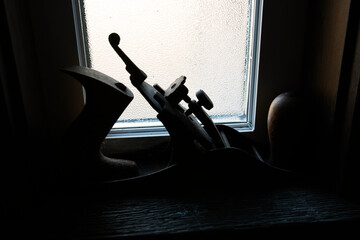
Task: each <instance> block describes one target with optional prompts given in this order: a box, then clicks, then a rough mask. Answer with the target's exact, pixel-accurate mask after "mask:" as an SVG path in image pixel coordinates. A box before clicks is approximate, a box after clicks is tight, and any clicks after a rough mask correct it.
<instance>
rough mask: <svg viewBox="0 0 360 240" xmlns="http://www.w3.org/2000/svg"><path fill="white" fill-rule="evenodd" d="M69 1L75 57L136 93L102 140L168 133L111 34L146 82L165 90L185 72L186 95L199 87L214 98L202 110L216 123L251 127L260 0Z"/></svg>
mask: <svg viewBox="0 0 360 240" xmlns="http://www.w3.org/2000/svg"><path fill="white" fill-rule="evenodd" d="M74 6H75V8H74V9H75V16H77V21H76V22H77V23H78V45H79V49H80V52H79V56H80V58H81V59H80V62H81V63H82V64H83V65H85V66H87V67H91V68H94V69H96V70H98V71H101V72H103V73H105V74H107V75H109V76H111V77H113V78H114V79H117V80H119V81H120V82H121V83H123V84H125V85H126V86H127V87H128V88H130V89H131V90H132V92H133V93H134V96H135V97H134V100H133V101H132V102H131V103H130V105H129V106H128V108H127V109H126V110H125V111H124V113H123V114H122V115H121V116H120V118H119V120H118V121H117V122H116V124H115V125H114V127H113V129H112V130H111V131H110V133H109V136H108V137H109V138H112V137H129V136H131V137H136V136H159V135H166V134H167V132H166V130H165V128H164V127H163V126H162V124H161V122H159V121H158V120H157V119H156V115H157V113H156V112H155V110H153V109H152V108H151V106H150V105H149V104H148V103H147V102H146V100H145V99H144V98H143V97H142V96H141V95H140V93H138V91H137V90H136V89H135V88H133V86H132V85H131V83H130V80H129V75H128V73H127V72H126V71H125V68H124V67H125V65H124V64H123V63H122V61H121V60H120V59H119V57H118V56H117V54H116V53H115V52H114V51H113V49H112V48H111V46H110V44H109V43H108V35H109V34H110V33H112V32H116V33H118V34H119V35H120V37H121V43H120V47H121V48H122V49H123V50H124V51H125V53H127V54H128V56H129V57H130V58H131V59H132V60H133V61H134V62H135V64H137V65H138V66H139V67H140V68H141V69H142V70H144V72H145V73H146V74H147V75H148V78H147V80H146V81H147V82H148V83H150V84H155V83H157V84H159V85H160V86H161V87H163V88H164V89H166V88H167V87H168V86H169V85H170V83H171V82H173V81H174V80H175V79H176V78H178V77H179V76H181V75H185V76H186V77H187V82H186V86H187V87H188V88H189V96H190V97H191V98H192V99H193V98H195V92H196V91H197V90H199V89H203V90H204V91H205V92H206V93H207V94H208V95H209V97H210V98H211V99H212V101H213V102H214V108H213V109H211V110H210V111H209V112H208V113H209V115H210V116H211V117H212V118H213V120H214V122H215V123H221V124H227V125H230V126H231V127H234V128H235V129H237V130H239V131H252V130H254V123H255V107H256V92H257V71H258V61H259V46H260V32H261V31H260V30H261V16H262V1H261V0H237V1H230V0H212V1H208V0H206V1H204V0H196V1H194V0H116V1H114V0H104V1H96V0H80V1H74ZM114 107H116V103H114Z"/></svg>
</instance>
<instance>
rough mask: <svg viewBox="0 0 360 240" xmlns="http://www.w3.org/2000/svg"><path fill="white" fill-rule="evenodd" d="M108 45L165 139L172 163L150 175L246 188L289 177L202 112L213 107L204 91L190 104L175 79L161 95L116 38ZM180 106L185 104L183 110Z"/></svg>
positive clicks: (180, 82) (181, 80) (182, 82)
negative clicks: (244, 183) (152, 112)
mask: <svg viewBox="0 0 360 240" xmlns="http://www.w3.org/2000/svg"><path fill="white" fill-rule="evenodd" d="M109 42H110V44H111V46H112V48H113V49H114V50H115V51H116V53H117V54H118V55H119V56H120V58H121V59H122V61H123V62H124V63H125V65H126V68H125V69H126V70H127V72H128V73H129V74H130V80H131V83H132V85H133V86H135V87H136V88H137V90H138V91H139V92H140V93H141V94H142V95H143V97H144V98H145V99H146V100H147V101H148V103H149V104H150V105H151V106H152V108H153V109H155V110H156V111H157V112H158V115H157V118H158V119H159V120H160V121H161V122H162V123H163V125H164V126H165V128H166V129H167V131H168V132H169V134H170V137H171V141H172V144H173V150H172V151H173V154H172V156H173V159H171V163H170V164H169V167H168V169H164V170H163V171H161V172H159V173H157V174H155V175H158V176H161V174H165V175H166V174H167V173H168V172H170V173H168V175H172V176H177V177H181V176H182V177H181V178H184V176H186V178H188V179H191V180H190V181H191V182H192V183H194V181H195V182H202V181H206V182H207V184H208V183H209V181H210V182H213V183H214V182H221V179H227V180H229V179H232V180H236V181H235V182H239V180H240V179H241V180H246V181H247V183H251V182H255V181H258V180H259V179H260V178H259V176H262V177H263V176H267V177H268V178H277V177H278V176H280V175H283V174H288V172H287V171H285V170H282V169H278V168H276V167H274V166H272V165H270V164H268V163H266V162H265V161H263V160H262V159H261V157H259V154H258V152H257V151H256V149H255V148H254V146H253V145H252V144H251V142H250V141H249V140H247V139H245V138H244V137H243V136H242V135H240V134H239V133H238V132H237V131H236V130H234V129H232V128H230V127H227V126H224V125H216V124H214V122H213V121H212V119H211V118H210V117H209V115H208V114H207V113H206V112H205V110H204V108H205V109H207V110H210V109H211V108H212V107H213V103H212V101H211V100H210V98H209V97H208V96H207V95H206V93H205V92H204V91H203V90H199V91H198V92H197V93H196V97H197V101H196V100H192V99H190V97H189V96H188V89H187V87H186V86H185V81H186V77H185V76H181V77H179V78H177V79H176V80H175V81H174V82H173V83H171V84H170V86H169V87H168V88H167V89H165V90H164V89H163V88H161V87H160V86H159V85H158V84H155V85H153V86H151V85H150V84H148V83H147V82H145V79H146V78H147V75H146V74H145V73H144V72H143V71H142V70H141V69H140V68H138V67H137V66H136V65H135V64H134V63H133V62H132V60H131V59H130V58H129V57H128V56H127V55H126V54H125V53H124V52H123V51H122V50H121V49H120V47H119V43H120V37H119V35H118V34H116V33H112V34H110V35H109ZM181 101H184V102H186V103H187V105H188V108H187V109H186V108H185V107H183V106H182V105H181V104H180V102H181ZM174 169H175V170H174ZM173 172H174V173H173ZM139 178H140V177H138V180H139ZM158 178H160V179H161V177H158ZM175 178H176V177H175ZM194 179H196V180H194ZM261 179H263V178H261ZM227 180H226V181H227ZM232 182H234V181H232Z"/></svg>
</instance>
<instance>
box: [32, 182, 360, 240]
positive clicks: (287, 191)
mask: <svg viewBox="0 0 360 240" xmlns="http://www.w3.org/2000/svg"><path fill="white" fill-rule="evenodd" d="M119 191H120V190H119ZM234 191H236V189H234ZM359 222H360V206H359V205H358V204H357V202H356V201H353V200H346V199H344V198H341V197H339V196H337V195H335V194H331V193H327V192H324V191H322V190H318V189H313V188H309V187H290V188H289V187H283V188H276V189H266V190H264V189H263V190H258V191H256V190H255V191H253V192H247V193H243V194H237V195H233V194H231V195H229V194H192V195H187V194H182V195H181V196H179V195H178V196H177V195H176V194H173V195H167V194H157V195H154V196H150V195H148V196H141V195H133V196H127V197H121V195H119V194H115V195H109V194H104V193H98V194H83V195H81V196H79V195H73V196H69V195H68V196H62V197H52V198H48V199H46V200H44V201H43V203H39V204H38V207H37V208H34V210H33V212H32V214H31V216H30V218H29V226H31V232H32V234H34V235H35V236H37V237H43V236H47V237H50V238H51V239H54V238H59V239H68V238H69V239H104V238H106V239H107V238H110V239H129V238H130V239H139V238H149V239H179V238H181V239H182V238H186V239H189V238H193V237H194V238H197V239H199V238H201V239H202V238H207V237H217V238H220V239H228V238H237V237H239V236H242V235H243V234H250V235H252V236H257V235H258V234H260V233H267V234H270V235H274V236H280V235H281V234H284V233H285V230H292V231H293V234H295V235H304V236H306V234H309V233H311V234H312V236H313V235H314V234H315V233H316V234H321V235H322V236H323V235H324V234H325V235H326V234H329V235H331V234H333V233H341V234H342V236H346V235H347V234H350V233H351V234H352V233H354V232H355V233H356V230H357V228H359V227H360V224H359ZM314 230H316V231H315V232H314ZM279 234H280V235H279ZM357 235H359V233H357ZM349 236H350V235H349ZM50 238H49V239H50Z"/></svg>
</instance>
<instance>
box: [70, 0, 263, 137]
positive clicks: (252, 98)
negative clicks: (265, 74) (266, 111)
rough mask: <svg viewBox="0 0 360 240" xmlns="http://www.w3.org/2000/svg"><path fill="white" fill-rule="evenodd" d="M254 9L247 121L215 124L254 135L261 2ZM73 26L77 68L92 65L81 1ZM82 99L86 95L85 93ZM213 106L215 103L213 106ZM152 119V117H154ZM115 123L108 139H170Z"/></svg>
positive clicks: (160, 131) (159, 129) (159, 131)
mask: <svg viewBox="0 0 360 240" xmlns="http://www.w3.org/2000/svg"><path fill="white" fill-rule="evenodd" d="M253 1H254V6H255V9H250V11H254V13H253V14H254V16H253V20H254V21H255V22H254V25H253V28H252V29H250V33H249V35H250V34H251V35H252V38H253V39H254V42H253V44H252V45H251V49H250V50H249V53H248V55H249V58H250V57H252V60H250V61H249V64H250V66H249V67H248V77H247V78H248V80H247V82H248V85H249V86H248V93H247V98H248V99H247V106H246V112H247V114H246V120H245V121H244V122H217V124H224V125H227V126H230V127H232V128H234V129H236V130H237V131H239V132H253V131H254V130H255V120H256V104H257V89H258V75H259V62H260V46H261V28H262V14H263V0H253ZM72 5H73V14H74V23H75V29H76V41H77V46H78V55H79V63H80V66H85V67H89V66H91V63H90V59H88V58H87V56H89V50H88V49H89V48H88V45H87V42H86V41H84V40H85V39H86V35H87V34H86V23H85V17H84V14H83V13H82V9H83V5H84V3H83V0H72ZM84 98H85V94H84ZM215 104H216V103H215ZM154 118H155V116H154ZM117 123H118V122H116V123H115V124H114V127H113V128H112V129H111V130H110V132H109V134H108V135H107V137H106V138H107V139H118V138H138V137H140V138H144V137H145V138H146V137H162V136H169V134H168V132H167V130H166V129H165V127H164V126H162V124H161V122H160V124H161V125H160V126H150V127H146V126H141V127H128V128H123V127H116V125H117Z"/></svg>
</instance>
